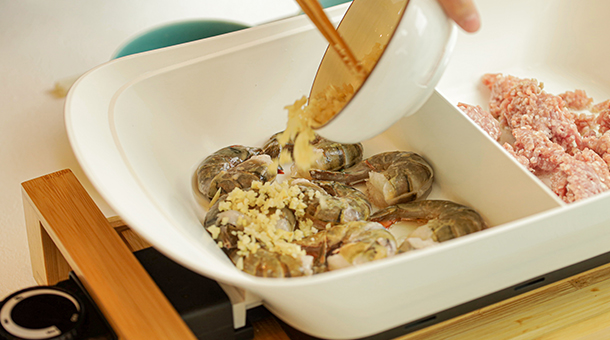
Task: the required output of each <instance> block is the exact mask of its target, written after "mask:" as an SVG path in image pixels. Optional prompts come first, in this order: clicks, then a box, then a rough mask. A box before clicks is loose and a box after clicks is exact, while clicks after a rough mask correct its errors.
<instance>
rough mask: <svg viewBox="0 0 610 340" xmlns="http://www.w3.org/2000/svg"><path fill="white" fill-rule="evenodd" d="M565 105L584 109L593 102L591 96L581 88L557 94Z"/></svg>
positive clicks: (574, 108) (575, 108)
mask: <svg viewBox="0 0 610 340" xmlns="http://www.w3.org/2000/svg"><path fill="white" fill-rule="evenodd" d="M559 97H561V99H563V101H564V103H565V105H566V107H567V108H568V109H572V110H586V109H588V108H589V107H591V104H593V98H590V97H589V96H587V93H585V91H583V90H575V91H574V92H572V91H566V92H564V93H562V94H560V95H559Z"/></svg>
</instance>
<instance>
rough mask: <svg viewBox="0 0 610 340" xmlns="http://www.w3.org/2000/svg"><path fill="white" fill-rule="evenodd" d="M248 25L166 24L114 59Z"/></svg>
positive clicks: (330, 1) (326, 2) (328, 0)
mask: <svg viewBox="0 0 610 340" xmlns="http://www.w3.org/2000/svg"><path fill="white" fill-rule="evenodd" d="M349 1H350V0H320V4H321V5H322V6H323V7H324V8H327V7H332V6H336V5H340V4H342V3H346V2H349ZM248 27H249V26H246V25H243V24H239V23H235V22H230V21H221V20H190V21H180V22H176V23H171V24H165V25H163V26H160V27H157V28H153V29H150V30H148V31H146V32H144V33H142V34H140V35H138V36H136V37H134V38H132V39H130V40H129V41H127V42H126V43H125V44H124V45H123V46H121V47H120V48H119V49H118V50H117V51H116V52H115V54H114V55H113V56H112V59H115V58H120V57H124V56H128V55H131V54H136V53H141V52H146V51H150V50H155V49H158V48H163V47H168V46H173V45H178V44H183V43H187V42H190V41H195V40H199V39H205V38H209V37H213V36H215V35H220V34H225V33H229V32H233V31H239V30H241V29H244V28H248Z"/></svg>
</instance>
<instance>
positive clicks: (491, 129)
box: [458, 103, 502, 140]
mask: <svg viewBox="0 0 610 340" xmlns="http://www.w3.org/2000/svg"><path fill="white" fill-rule="evenodd" d="M458 107H459V108H460V109H461V110H462V111H464V113H465V114H466V115H467V116H468V117H469V118H470V119H472V121H474V122H475V123H476V124H477V125H478V126H480V127H481V128H482V129H483V131H485V132H487V133H488V134H489V135H490V136H491V138H493V139H495V140H499V139H500V135H502V130H501V128H500V123H498V121H497V120H496V119H495V118H494V117H493V116H492V115H491V114H490V113H489V112H487V111H485V110H483V108H482V107H480V106H479V105H477V106H474V105H468V104H464V103H458Z"/></svg>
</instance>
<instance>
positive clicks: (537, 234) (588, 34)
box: [66, 0, 610, 338]
mask: <svg viewBox="0 0 610 340" xmlns="http://www.w3.org/2000/svg"><path fill="white" fill-rule="evenodd" d="M477 5H478V6H479V8H480V11H481V14H482V17H483V28H482V30H481V32H480V33H478V34H475V35H465V34H461V35H460V37H459V39H458V43H457V47H456V48H457V49H456V51H455V52H454V56H453V59H452V61H451V63H450V65H449V67H448V69H447V71H446V72H445V75H444V76H443V78H442V80H441V83H440V84H439V86H438V87H437V90H438V91H437V92H435V93H434V94H433V95H432V97H431V98H430V99H429V100H428V101H427V103H426V104H424V106H423V107H422V108H421V109H420V110H419V111H418V112H417V113H416V114H414V115H412V116H409V117H407V118H404V119H402V120H401V121H399V122H398V123H396V124H395V125H394V126H393V127H392V128H390V129H389V130H388V131H386V132H385V133H384V134H382V135H380V136H378V137H375V138H374V139H372V140H369V141H366V142H364V145H365V153H366V155H371V154H374V153H376V152H379V151H382V150H389V149H404V150H412V151H416V152H419V153H421V154H422V155H424V156H425V157H426V158H427V159H428V160H429V161H430V162H431V164H432V165H433V167H434V168H435V171H436V183H435V185H434V189H433V192H432V194H431V197H432V198H449V199H453V200H455V201H457V202H460V203H463V204H467V205H470V206H472V207H475V208H476V209H478V210H479V211H480V212H481V213H482V214H483V215H484V216H485V218H486V219H487V220H488V221H489V222H490V224H491V225H493V226H494V227H493V228H491V229H488V230H485V231H482V232H479V233H476V234H471V235H468V236H465V237H462V238H460V239H457V240H452V241H448V242H446V243H444V244H442V245H441V246H439V247H434V248H429V249H424V250H421V251H416V252H412V253H408V254H403V255H401V256H396V257H393V258H389V259H385V260H381V261H377V262H374V263H370V264H367V265H361V266H359V267H353V268H347V269H343V270H338V271H335V272H329V273H324V274H320V275H315V276H312V277H303V278H291V279H265V278H259V277H253V276H250V275H248V274H245V273H242V272H241V271H239V270H237V269H236V268H235V267H234V266H233V264H231V262H230V261H229V260H228V259H227V257H226V256H225V255H224V254H223V253H222V251H220V249H218V248H217V246H216V245H215V243H214V242H213V240H212V239H211V238H210V237H209V236H208V234H207V233H206V232H205V231H204V230H203V228H202V227H201V224H200V219H201V218H202V217H203V215H204V213H205V209H204V208H202V207H201V205H200V204H199V203H198V202H197V200H196V198H195V196H194V195H193V191H192V190H193V188H192V182H191V176H192V174H193V172H194V170H195V168H196V166H197V164H198V163H199V162H200V161H201V160H202V159H203V158H204V157H205V156H206V155H208V154H210V153H211V152H214V151H215V150H217V149H219V148H221V147H224V146H227V145H230V144H244V145H251V146H256V145H261V144H262V143H263V142H264V141H265V140H266V139H267V138H268V136H270V135H271V134H272V133H274V132H276V131H279V130H281V129H282V128H283V127H284V124H285V120H286V118H285V117H286V114H285V112H284V110H283V109H282V108H283V107H284V106H285V105H287V104H290V103H292V102H293V101H294V100H295V99H297V98H299V97H300V96H302V95H305V94H307V93H308V91H309V87H310V86H311V82H312V80H313V76H314V75H315V70H316V68H317V66H318V63H319V61H320V58H321V57H322V55H323V53H324V49H325V46H326V45H325V43H324V41H323V40H322V39H321V37H320V36H319V34H318V33H317V32H315V31H314V30H313V27H312V26H311V25H310V23H309V21H308V20H307V19H306V18H304V17H295V18H291V19H287V20H282V21H278V22H273V23H270V24H266V25H262V26H258V27H254V28H251V29H246V30H243V31H239V32H235V33H231V34H228V35H224V36H220V37H215V38H210V39H205V40H201V41H197V42H193V43H188V44H184V45H179V46H175V47H170V48H167V49H162V50H158V51H152V52H147V53H144V54H139V55H134V56H130V57H125V58H121V59H118V60H115V61H112V62H110V63H107V64H105V65H102V66H100V67H98V68H96V69H94V70H92V71H90V72H89V73H87V74H86V75H85V76H83V77H82V78H81V79H80V80H79V81H78V82H77V83H76V84H75V86H74V87H73V88H72V90H71V92H70V94H69V96H68V99H67V104H66V127H67V130H68V134H69V137H70V141H71V143H72V146H73V149H74V152H75V154H76V156H77V157H78V159H79V161H80V164H81V165H82V167H83V169H84V170H85V172H86V173H87V176H88V177H89V179H90V180H91V181H92V183H93V184H94V185H95V186H96V188H97V189H98V190H99V192H100V193H101V194H102V195H103V197H104V198H105V199H106V200H107V201H108V203H109V204H110V205H111V206H112V207H113V208H114V209H115V210H116V212H117V213H118V214H119V215H121V217H122V218H123V219H125V220H126V221H127V223H128V224H129V225H130V226H131V227H133V228H134V229H135V230H136V231H137V232H138V233H139V234H140V235H141V236H143V237H144V238H146V239H147V240H148V241H150V242H151V243H152V244H153V245H154V246H155V248H157V249H158V250H160V251H161V252H163V253H164V254H166V255H167V256H169V257H170V258H172V259H174V260H175V261H177V262H179V263H180V264H182V265H184V266H186V267H188V268H190V269H192V270H194V271H196V272H198V273H201V274H203V275H205V276H208V277H211V278H213V279H216V280H218V281H220V282H223V283H227V284H230V285H233V286H236V287H241V288H243V289H246V290H248V291H250V292H253V293H254V294H256V295H258V296H260V297H261V298H262V300H263V303H264V305H265V306H266V307H267V308H268V309H270V310H271V311H272V312H273V313H275V314H276V315H277V316H278V317H280V318H281V319H283V320H284V321H285V322H287V323H288V324H290V325H292V326H293V327H295V328H297V329H299V330H301V331H304V332H306V333H309V334H311V335H314V336H317V337H322V338H358V337H364V336H367V335H371V334H375V333H378V332H381V331H384V330H387V329H390V328H393V327H397V326H400V325H403V324H405V323H407V322H410V321H412V320H417V319H418V318H421V317H424V316H427V315H430V314H433V313H436V312H438V311H442V310H445V309H447V308H450V307H453V306H456V305H459V304H462V303H465V302H467V301H470V300H473V299H476V298H478V297H481V296H484V295H487V294H490V293H492V292H495V291H498V290H500V289H503V288H506V287H510V286H512V285H515V284H517V283H520V282H524V281H526V280H528V279H531V278H533V277H536V276H538V275H541V274H544V273H547V272H551V271H554V270H557V269H559V268H562V267H565V266H568V265H571V264H574V263H577V262H579V261H583V260H585V259H588V258H591V257H594V256H596V255H599V254H602V253H605V252H608V251H610V226H609V224H610V213H609V212H608V206H610V196H609V195H608V194H602V195H599V196H596V197H593V198H590V199H586V200H583V201H580V202H577V203H573V204H570V205H566V204H564V203H563V202H561V201H560V200H559V199H558V198H557V197H556V196H555V195H554V194H553V193H552V192H551V191H550V190H549V189H548V188H547V187H546V186H544V185H543V184H542V183H541V182H540V181H539V180H538V179H536V178H535V177H534V176H533V175H531V174H530V173H529V172H527V171H526V170H524V169H523V168H521V167H520V166H519V165H518V164H517V163H516V162H515V161H514V160H513V159H512V158H511V157H510V156H509V155H508V154H507V153H506V152H505V151H504V150H503V149H502V148H501V147H500V146H499V145H498V144H496V143H495V142H494V141H492V140H491V139H490V138H488V137H487V135H485V134H484V133H483V132H482V130H481V129H479V128H478V127H477V126H475V125H473V124H472V123H471V121H470V120H468V119H467V118H466V117H465V116H464V115H463V114H462V113H461V112H460V111H459V110H458V109H457V108H456V106H455V104H457V102H458V101H464V102H468V103H472V104H481V105H484V104H485V102H486V93H485V92H484V89H482V87H481V86H480V85H479V78H480V76H481V75H482V74H483V73H486V72H506V73H511V74H515V75H518V76H526V77H539V78H540V79H541V80H543V81H545V84H546V85H547V87H546V88H547V89H549V90H550V91H551V92H553V91H556V90H557V91H559V92H563V91H565V90H571V89H574V88H583V89H586V90H587V91H588V93H589V94H590V95H592V96H593V97H594V98H595V99H596V100H598V101H601V100H603V99H606V98H607V97H610V95H609V94H610V88H608V86H609V85H610V84H609V83H608V81H607V79H610V65H609V64H608V63H607V62H606V61H605V55H607V53H606V52H607V51H606V50H607V49H608V46H610V45H609V44H607V42H606V41H605V39H607V38H606V34H605V32H608V31H610V22H609V21H607V20H605V17H604V14H605V13H609V12H610V3H605V2H600V1H593V0H588V1H578V2H575V1H569V0H564V1H551V0H547V1H542V0H540V1H527V0H515V1H506V2H498V1H493V0H479V1H477ZM346 8H347V5H344V6H339V7H335V8H333V9H332V10H331V11H330V15H331V16H332V17H333V18H334V20H338V19H339V18H340V17H341V15H342V14H343V12H344V11H345V9H346Z"/></svg>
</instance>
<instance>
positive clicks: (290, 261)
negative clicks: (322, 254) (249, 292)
mask: <svg viewBox="0 0 610 340" xmlns="http://www.w3.org/2000/svg"><path fill="white" fill-rule="evenodd" d="M228 255H229V258H230V259H231V261H233V263H234V264H235V265H236V266H237V267H238V268H241V269H242V270H243V271H244V272H246V273H248V274H250V275H254V276H261V277H298V276H305V275H311V274H312V269H311V264H312V258H311V256H307V255H305V256H300V257H297V258H294V257H292V256H290V255H282V254H277V253H274V252H270V251H268V250H266V249H262V248H261V249H258V250H257V251H256V252H255V253H250V254H248V255H246V256H239V255H237V252H236V251H229V252H228Z"/></svg>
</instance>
